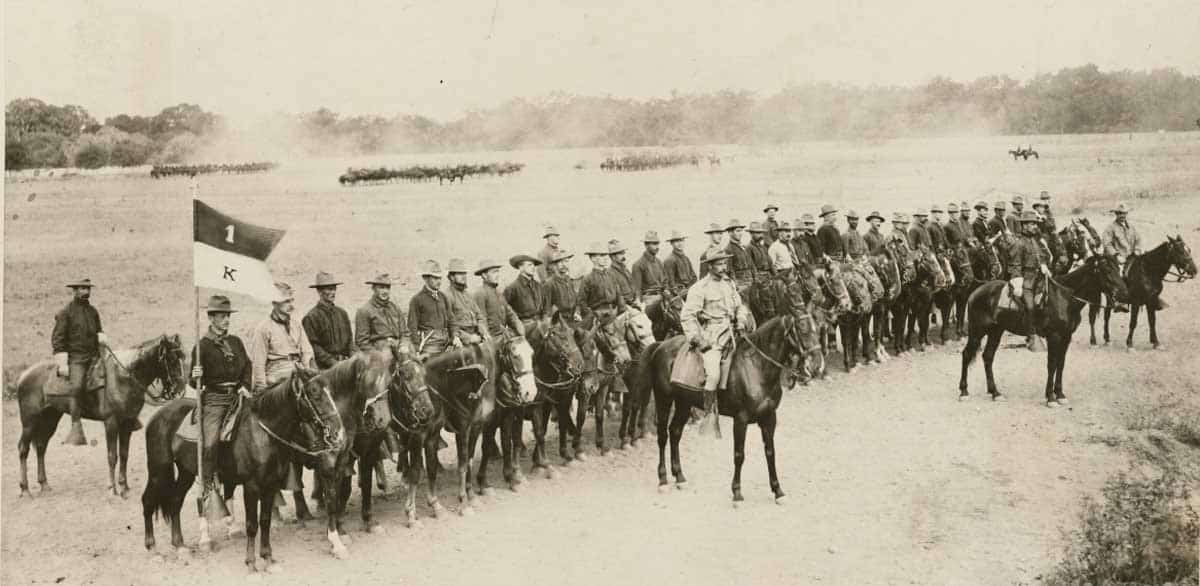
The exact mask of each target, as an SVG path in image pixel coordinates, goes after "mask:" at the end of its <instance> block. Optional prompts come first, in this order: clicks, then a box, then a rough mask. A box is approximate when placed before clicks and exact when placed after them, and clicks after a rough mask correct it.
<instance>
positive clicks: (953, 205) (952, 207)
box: [946, 202, 958, 214]
mask: <svg viewBox="0 0 1200 586" xmlns="http://www.w3.org/2000/svg"><path fill="white" fill-rule="evenodd" d="M946 211H947V212H949V213H951V214H953V213H957V212H958V204H956V203H954V202H950V204H949V205H947V206H946Z"/></svg>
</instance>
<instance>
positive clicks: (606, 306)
mask: <svg viewBox="0 0 1200 586" xmlns="http://www.w3.org/2000/svg"><path fill="white" fill-rule="evenodd" d="M587 256H588V258H589V259H591V261H592V267H593V268H592V270H591V272H589V273H588V274H587V276H585V277H584V278H583V281H582V282H581V283H580V286H579V304H580V313H581V314H582V317H583V319H584V323H585V324H586V325H585V327H591V326H592V324H593V323H596V322H599V323H600V325H601V326H604V327H608V325H609V324H610V323H612V320H613V318H615V317H616V316H617V315H618V314H621V313H625V307H626V305H625V298H624V297H623V296H622V295H621V285H620V283H619V282H618V279H619V278H620V277H618V276H617V275H616V273H614V272H613V271H612V270H611V262H612V260H611V258H610V257H609V252H608V247H606V246H604V245H602V244H601V243H599V242H593V243H592V246H591V247H590V248H588V250H587Z"/></svg>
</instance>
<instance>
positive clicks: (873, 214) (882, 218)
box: [867, 211, 887, 222]
mask: <svg viewBox="0 0 1200 586" xmlns="http://www.w3.org/2000/svg"><path fill="white" fill-rule="evenodd" d="M871 218H879V221H880V222H886V221H887V218H885V217H883V214H881V213H879V212H877V211H873V212H871V213H869V214H867V221H868V222H870V221H871Z"/></svg>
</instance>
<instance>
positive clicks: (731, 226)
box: [725, 218, 746, 230]
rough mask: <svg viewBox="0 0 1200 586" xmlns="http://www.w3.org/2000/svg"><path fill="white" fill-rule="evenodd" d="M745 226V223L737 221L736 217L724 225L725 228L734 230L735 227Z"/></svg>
mask: <svg viewBox="0 0 1200 586" xmlns="http://www.w3.org/2000/svg"><path fill="white" fill-rule="evenodd" d="M745 227H746V225H745V224H743V223H741V222H739V221H738V219H737V218H734V219H732V220H729V223H728V224H726V225H725V229H726V230H734V229H737V228H745Z"/></svg>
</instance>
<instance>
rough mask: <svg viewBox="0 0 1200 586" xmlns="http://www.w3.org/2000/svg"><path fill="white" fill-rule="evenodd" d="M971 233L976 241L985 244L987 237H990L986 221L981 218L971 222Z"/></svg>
mask: <svg viewBox="0 0 1200 586" xmlns="http://www.w3.org/2000/svg"><path fill="white" fill-rule="evenodd" d="M971 233H972V234H973V235H974V236H975V239H976V240H978V241H980V242H987V239H988V236H989V235H990V232H989V229H988V221H987V220H985V219H983V218H982V217H979V218H975V221H974V222H971Z"/></svg>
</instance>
